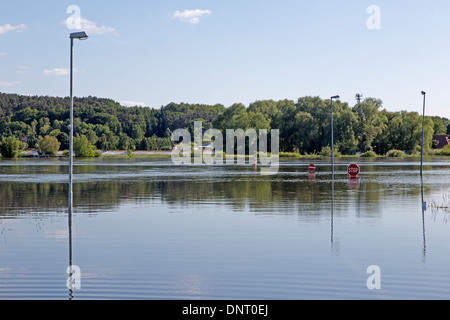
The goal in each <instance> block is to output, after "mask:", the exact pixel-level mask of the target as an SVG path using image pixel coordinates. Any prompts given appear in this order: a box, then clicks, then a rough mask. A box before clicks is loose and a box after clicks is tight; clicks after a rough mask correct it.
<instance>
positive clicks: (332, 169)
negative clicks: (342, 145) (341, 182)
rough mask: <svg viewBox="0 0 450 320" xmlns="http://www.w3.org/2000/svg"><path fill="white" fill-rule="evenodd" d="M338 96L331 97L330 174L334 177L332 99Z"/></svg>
mask: <svg viewBox="0 0 450 320" xmlns="http://www.w3.org/2000/svg"><path fill="white" fill-rule="evenodd" d="M339 98H340V97H339V96H333V97H331V174H332V175H333V178H334V132H333V131H334V128H333V127H334V124H333V99H339Z"/></svg>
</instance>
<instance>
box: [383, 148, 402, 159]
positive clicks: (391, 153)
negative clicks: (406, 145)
mask: <svg viewBox="0 0 450 320" xmlns="http://www.w3.org/2000/svg"><path fill="white" fill-rule="evenodd" d="M386 156H388V157H394V158H400V157H404V156H405V153H404V152H403V151H401V150H395V149H392V150H389V151H388V153H386Z"/></svg>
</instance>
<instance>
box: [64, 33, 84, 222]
mask: <svg viewBox="0 0 450 320" xmlns="http://www.w3.org/2000/svg"><path fill="white" fill-rule="evenodd" d="M88 37H89V36H88V35H87V33H86V32H84V31H81V32H74V33H71V34H70V154H69V210H70V213H71V212H72V206H73V204H72V201H73V190H72V176H73V40H74V39H78V40H86V39H87V38H88Z"/></svg>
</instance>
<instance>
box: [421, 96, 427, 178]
mask: <svg viewBox="0 0 450 320" xmlns="http://www.w3.org/2000/svg"><path fill="white" fill-rule="evenodd" d="M422 95H423V118H422V150H421V152H420V178H422V177H423V146H424V140H425V100H426V95H427V93H426V92H425V91H422Z"/></svg>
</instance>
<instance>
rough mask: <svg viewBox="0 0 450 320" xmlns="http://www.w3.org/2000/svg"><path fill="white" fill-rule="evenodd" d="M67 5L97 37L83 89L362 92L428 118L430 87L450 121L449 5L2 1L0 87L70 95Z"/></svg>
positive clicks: (199, 93)
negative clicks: (376, 11) (424, 96)
mask: <svg viewBox="0 0 450 320" xmlns="http://www.w3.org/2000/svg"><path fill="white" fill-rule="evenodd" d="M70 5H76V6H77V7H78V8H79V9H80V13H81V16H80V19H79V20H77V21H79V22H80V25H81V28H82V29H86V30H87V31H88V33H89V35H90V38H89V39H88V40H87V41H76V43H75V68H76V74H75V95H77V96H89V95H92V96H97V97H103V98H111V99H114V100H116V101H119V102H124V103H126V101H128V102H129V103H132V104H137V103H139V104H144V105H147V106H151V107H157V108H158V107H160V106H162V105H167V104H168V103H170V102H187V103H206V104H216V103H222V104H223V105H225V106H230V105H231V104H233V103H235V102H241V103H244V104H245V105H248V104H249V103H251V102H253V101H255V100H262V99H274V100H279V99H293V100H296V99H297V98H299V97H302V96H306V95H318V96H320V97H321V98H324V99H325V98H328V97H330V96H332V95H336V94H339V95H340V96H341V98H342V100H343V101H345V102H348V103H349V104H350V105H351V106H353V105H354V104H355V94H356V93H362V94H363V95H364V97H375V98H379V99H382V100H383V101H384V107H385V108H386V109H387V110H389V111H398V110H408V111H417V112H419V113H420V114H421V113H422V111H421V110H422V96H421V95H420V92H421V91H422V90H425V91H427V114H430V115H439V116H445V117H448V118H450V108H449V102H448V101H450V99H449V98H448V97H447V92H448V91H449V90H448V89H449V88H450V77H449V74H450V73H449V71H450V63H449V62H450V55H449V53H450V2H449V1H445V0H442V1H441V0H430V1H417V0H389V1H381V0H370V1H365V0H334V1H331V0H316V1H302V0H297V1H293V0H284V1H283V0H279V1H272V0H241V1H235V0H228V1H222V0H204V1H190V0H171V1H143V0H129V1H118V0H115V1H112V0H109V1H103V0H102V1H98V0H96V1H76V0H75V1H54V0H53V1H50V0H41V1H24V0H17V1H7V2H4V3H2V9H1V10H0V92H8V93H18V94H27V95H28V94H29V95H49V96H68V95H69V76H68V74H67V70H68V68H69V33H70V32H73V31H76V30H72V29H69V26H68V24H67V23H66V20H67V19H68V18H71V17H72V14H70V13H67V9H68V7H69V6H70ZM371 5H375V6H377V7H378V8H379V10H380V14H379V16H377V17H375V16H373V14H374V12H373V11H371V12H368V11H367V10H368V8H369V6H371ZM372 18H374V19H375V18H376V19H377V20H373V19H372ZM378 18H379V19H378ZM368 20H369V21H372V22H373V21H376V22H377V23H379V24H378V25H377V27H380V29H378V28H375V29H371V28H369V27H368V25H367V22H368ZM71 21H75V20H69V22H71ZM69 25H70V23H69Z"/></svg>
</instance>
